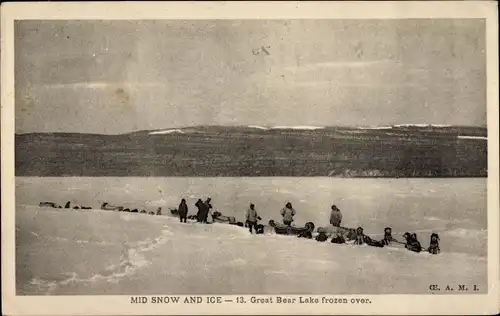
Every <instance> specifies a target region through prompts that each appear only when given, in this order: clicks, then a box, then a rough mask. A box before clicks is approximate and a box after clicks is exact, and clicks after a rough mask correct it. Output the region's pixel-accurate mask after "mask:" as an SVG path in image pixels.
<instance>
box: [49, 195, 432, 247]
mask: <svg viewBox="0 0 500 316" xmlns="http://www.w3.org/2000/svg"><path fill="white" fill-rule="evenodd" d="M211 201H212V199H211V198H207V199H206V200H205V201H203V200H202V199H198V201H197V202H196V203H195V206H196V208H197V209H198V210H197V213H196V215H191V216H188V211H189V209H188V206H187V203H186V199H182V200H181V202H180V204H179V207H178V208H177V210H172V213H174V211H175V214H177V215H178V216H179V218H180V221H181V222H184V223H186V220H187V219H188V218H189V219H194V220H196V221H197V222H199V223H208V216H209V215H211V216H212V220H213V221H215V220H217V219H219V220H220V221H223V222H228V223H229V224H234V225H238V226H245V227H247V228H248V229H249V231H250V233H251V234H253V233H254V232H255V233H256V234H262V233H263V229H264V225H262V224H258V221H259V220H262V218H261V217H260V216H259V214H258V213H257V210H256V209H255V204H253V203H250V205H249V208H248V209H247V210H246V212H245V223H244V224H243V223H241V222H236V219H235V218H234V217H227V216H223V215H222V214H220V213H219V212H212V209H213V207H212V204H211ZM40 206H45V207H53V208H62V206H60V205H57V204H56V203H53V202H40ZM64 208H71V203H70V202H69V201H68V202H67V203H66V205H65V206H64ZM73 209H91V207H88V206H74V207H73ZM101 209H102V210H112V211H120V212H131V213H147V214H150V215H162V212H161V211H162V208H161V207H158V209H157V210H156V212H153V211H150V212H146V210H144V209H143V210H141V211H139V210H138V209H129V208H124V207H123V206H116V205H111V204H109V203H107V202H104V203H103V204H102V205H101ZM296 214H297V212H296V211H295V209H294V208H293V206H292V203H290V202H287V203H286V204H285V207H283V209H281V211H280V215H281V216H282V219H283V224H284V225H285V226H291V225H292V223H293V222H294V216H295V215H296ZM329 222H330V225H331V227H333V232H332V233H331V234H330V235H331V236H332V239H331V242H332V243H335V244H343V243H346V242H347V241H354V242H353V243H354V244H355V245H363V244H366V245H369V246H373V247H384V246H387V245H390V244H391V243H398V244H404V246H405V248H406V249H408V250H410V251H413V252H421V251H422V250H423V248H422V246H421V244H420V242H419V241H418V238H417V234H416V233H409V232H406V233H404V234H403V238H404V239H405V242H400V241H398V240H397V239H395V238H394V237H393V236H392V228H391V227H386V228H385V229H384V238H383V239H382V240H374V239H372V238H370V237H369V236H367V235H365V234H364V231H363V228H362V227H358V228H356V229H353V228H346V227H341V223H342V212H341V211H340V209H339V208H338V207H337V206H336V205H332V206H331V212H330V218H329ZM298 237H301V238H312V231H310V230H308V229H304V230H303V231H302V232H300V233H298ZM328 238H329V236H328V233H327V232H326V231H325V230H323V229H321V228H318V235H317V236H316V237H315V239H316V240H317V241H319V242H325V241H326V240H328ZM426 250H427V251H428V252H429V253H431V254H438V253H440V252H441V250H440V247H439V235H438V234H436V233H432V234H431V240H430V244H429V247H428V248H427V249H426Z"/></svg>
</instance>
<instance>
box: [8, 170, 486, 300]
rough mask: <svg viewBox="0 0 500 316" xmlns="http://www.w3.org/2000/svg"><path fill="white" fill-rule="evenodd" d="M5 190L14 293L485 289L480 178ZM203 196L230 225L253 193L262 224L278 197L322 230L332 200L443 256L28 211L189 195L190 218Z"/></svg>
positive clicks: (63, 181)
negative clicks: (432, 244) (11, 207)
mask: <svg viewBox="0 0 500 316" xmlns="http://www.w3.org/2000/svg"><path fill="white" fill-rule="evenodd" d="M16 186H17V189H16V190H17V191H16V193H17V197H16V202H17V209H16V276H17V278H16V282H17V292H18V294H20V295H23V294H29V295H44V294H46V295H51V294H52V295H61V294H64V295H71V294H80V295H84V294H93V295H106V294H115V295H117V294H165V293H177V294H195V293H199V294H236V293H241V294H255V293H274V294H278V293H282V294H285V293H287V294H299V293H300V294H304V293H310V294H314V293H316V294H326V293H328V294H336V293H337V294H340V293H352V294H358V293H359V294H361V293H363V294H377V293H425V294H427V293H429V292H428V288H429V285H430V284H441V285H445V284H448V283H449V284H457V282H458V283H460V284H462V283H467V284H470V285H472V284H476V285H477V286H478V287H479V288H480V289H481V290H486V278H487V274H486V268H487V260H486V248H487V239H486V238H487V231H486V192H485V191H486V179H432V180H429V179H425V180H424V179H412V180H409V179H330V178H17V179H16ZM124 188H127V190H124ZM158 188H161V190H158ZM160 191H161V193H160ZM285 192H286V193H285ZM208 196H210V197H211V198H212V201H213V204H214V207H215V209H217V210H219V211H221V212H222V213H223V214H227V215H234V216H236V217H237V219H239V220H242V219H243V214H244V211H245V209H246V207H247V205H248V203H249V202H250V201H252V202H254V203H255V204H256V205H257V210H258V211H259V212H260V214H261V216H262V217H263V218H264V222H267V221H268V220H269V219H271V218H273V219H278V218H279V215H278V212H279V209H280V208H281V207H282V206H283V204H284V202H286V201H287V200H290V201H291V202H292V203H293V205H294V207H295V208H296V209H297V212H298V214H297V217H296V220H297V223H296V224H297V225H302V224H303V223H305V222H306V221H313V222H315V223H316V225H317V226H324V225H326V224H327V223H328V214H329V206H330V205H331V204H332V203H335V204H336V205H337V206H338V207H339V208H340V209H341V210H342V212H343V214H344V224H345V225H346V226H350V227H356V226H358V225H362V226H363V227H364V228H365V232H366V233H367V234H368V235H370V236H372V237H373V238H376V239H377V238H381V235H382V231H383V228H384V227H385V226H391V227H393V235H394V236H395V237H396V238H400V236H401V234H402V233H403V232H405V231H412V232H416V233H417V234H418V236H419V239H420V241H421V243H422V245H423V246H424V247H427V246H428V242H429V239H428V238H429V235H430V233H431V232H438V233H439V234H440V236H441V250H442V251H443V252H442V253H441V254H440V255H437V256H434V255H430V254H428V253H420V254H416V253H411V252H408V251H406V250H405V249H403V248H400V247H397V246H391V247H386V248H372V247H364V246H361V247H360V246H353V245H334V244H331V243H330V242H325V243H319V242H316V241H314V240H304V239H298V238H295V237H287V236H279V235H274V234H269V233H267V234H265V235H250V234H249V233H248V231H247V230H246V229H245V228H240V227H237V226H230V225H225V224H218V223H216V224H212V225H202V224H197V223H187V224H181V223H179V222H178V219H176V218H173V217H169V216H152V215H145V214H136V213H120V212H112V211H101V210H72V209H51V208H40V207H38V206H36V205H37V204H38V202H40V201H55V202H57V203H59V204H64V203H65V202H66V201H67V200H71V201H72V203H75V204H82V205H92V206H95V207H97V206H98V205H100V204H101V203H102V202H103V201H107V202H109V203H112V204H123V205H124V206H126V207H129V208H131V207H134V208H142V207H144V208H146V209H147V210H154V209H155V208H156V206H157V205H160V204H163V206H165V208H164V212H168V207H169V206H174V207H175V206H177V203H178V202H179V200H180V199H181V198H182V197H190V198H187V200H188V205H189V208H190V213H194V207H193V203H194V202H195V201H196V198H197V197H201V198H205V197H208ZM358 197H359V198H358ZM153 201H156V203H152V202H153ZM400 239H401V238H400Z"/></svg>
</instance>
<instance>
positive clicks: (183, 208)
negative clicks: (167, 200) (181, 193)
mask: <svg viewBox="0 0 500 316" xmlns="http://www.w3.org/2000/svg"><path fill="white" fill-rule="evenodd" d="M177 210H178V211H179V217H180V218H181V223H182V222H183V221H184V223H185V222H186V219H187V215H188V206H187V204H186V200H185V199H182V200H181V204H179V208H178V209H177Z"/></svg>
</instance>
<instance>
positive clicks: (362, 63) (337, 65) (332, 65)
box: [285, 59, 399, 71]
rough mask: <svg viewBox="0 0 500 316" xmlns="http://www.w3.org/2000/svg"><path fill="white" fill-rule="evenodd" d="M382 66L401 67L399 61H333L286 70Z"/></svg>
mask: <svg viewBox="0 0 500 316" xmlns="http://www.w3.org/2000/svg"><path fill="white" fill-rule="evenodd" d="M380 65H399V63H398V62H397V61H394V60H390V59H384V60H365V61H332V62H321V63H311V64H305V65H301V66H293V67H287V68H285V69H286V70H291V71H312V70H317V69H329V68H366V67H373V66H380Z"/></svg>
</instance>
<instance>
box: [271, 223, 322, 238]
mask: <svg viewBox="0 0 500 316" xmlns="http://www.w3.org/2000/svg"><path fill="white" fill-rule="evenodd" d="M269 226H271V227H272V228H274V232H275V233H276V234H279V235H292V236H297V235H302V234H311V233H312V232H313V231H314V227H315V226H314V223H313V222H307V223H306V224H305V225H304V226H303V227H296V226H290V225H285V224H282V223H279V222H275V221H274V220H270V221H269Z"/></svg>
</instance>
